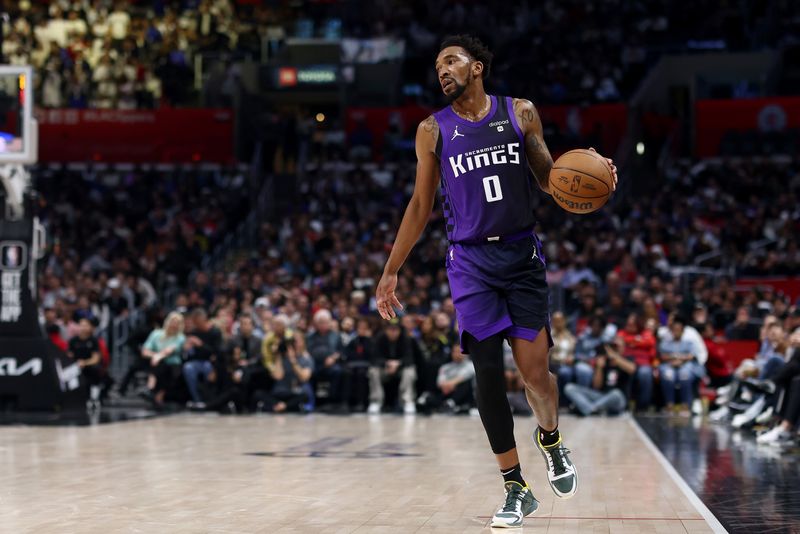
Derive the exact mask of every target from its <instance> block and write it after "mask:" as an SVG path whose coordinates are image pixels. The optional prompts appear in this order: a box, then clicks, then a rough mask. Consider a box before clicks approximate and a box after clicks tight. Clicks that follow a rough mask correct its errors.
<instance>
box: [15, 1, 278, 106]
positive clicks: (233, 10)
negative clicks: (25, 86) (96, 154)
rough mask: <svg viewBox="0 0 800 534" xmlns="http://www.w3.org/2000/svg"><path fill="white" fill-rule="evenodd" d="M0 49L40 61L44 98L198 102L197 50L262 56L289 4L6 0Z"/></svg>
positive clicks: (64, 102) (53, 102)
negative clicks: (195, 89)
mask: <svg viewBox="0 0 800 534" xmlns="http://www.w3.org/2000/svg"><path fill="white" fill-rule="evenodd" d="M2 7H3V11H4V12H6V13H8V14H9V19H8V20H7V21H6V22H4V40H3V48H2V53H3V56H4V58H5V61H6V62H8V63H10V64H14V65H23V64H29V65H33V66H34V67H36V68H37V73H38V74H39V75H38V76H37V87H36V89H37V91H38V98H37V102H38V103H39V104H40V105H41V106H43V107H73V108H87V107H91V108H113V109H133V108H152V107H157V106H159V105H169V106H179V105H191V104H196V98H195V97H196V95H195V94H194V93H193V89H192V88H193V80H194V60H195V58H196V57H197V56H198V55H200V54H204V53H212V54H217V55H221V54H230V55H231V56H232V57H238V58H240V59H243V58H245V57H249V58H252V59H259V58H260V56H261V53H262V36H264V37H267V36H274V37H276V38H282V37H283V36H284V35H285V33H284V32H283V28H282V24H288V22H286V21H287V20H288V19H289V15H290V14H291V12H290V11H288V10H286V9H282V8H279V7H272V6H267V5H260V4H255V5H253V4H251V3H248V4H241V5H240V4H238V3H236V2H232V1H231V0H202V1H196V2H194V1H192V2H131V1H125V0H117V1H113V0H78V1H52V2H45V3H42V2H35V1H17V0H4V1H3V2H2Z"/></svg>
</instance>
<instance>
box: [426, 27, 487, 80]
mask: <svg viewBox="0 0 800 534" xmlns="http://www.w3.org/2000/svg"><path fill="white" fill-rule="evenodd" d="M448 46H460V47H461V48H463V49H464V50H466V51H467V54H469V55H470V56H472V58H473V59H475V60H477V61H480V62H481V63H483V74H482V75H481V77H482V78H483V79H484V80H485V79H486V78H488V77H489V71H491V70H492V59H493V58H494V54H492V53H491V52H490V51H489V48H488V47H487V46H486V45H485V44H483V41H481V40H480V39H478V38H477V37H473V36H472V35H467V34H459V35H448V36H447V37H445V38H444V41H442V44H441V45H439V52H441V51H442V50H444V49H445V48H447V47H448Z"/></svg>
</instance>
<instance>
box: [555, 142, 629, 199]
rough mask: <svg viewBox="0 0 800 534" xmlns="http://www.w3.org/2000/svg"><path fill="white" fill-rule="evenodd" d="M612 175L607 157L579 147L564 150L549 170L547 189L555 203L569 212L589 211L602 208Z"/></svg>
mask: <svg viewBox="0 0 800 534" xmlns="http://www.w3.org/2000/svg"><path fill="white" fill-rule="evenodd" d="M613 183H614V178H613V177H612V176H611V168H610V167H609V166H608V162H607V161H606V159H605V158H604V157H603V156H601V155H600V154H598V153H597V152H594V151H592V150H586V149H583V148H578V149H575V150H570V151H569V152H566V153H564V154H563V155H562V156H561V157H560V158H558V159H557V160H556V162H555V164H554V165H553V168H552V169H551V170H550V192H551V193H552V195H553V199H555V201H556V203H557V204H558V205H559V206H561V207H562V208H564V209H565V210H567V211H569V212H571V213H591V212H593V211H597V210H599V209H600V208H602V207H603V206H604V205H605V203H606V202H608V198H609V197H610V196H611V191H612V187H613Z"/></svg>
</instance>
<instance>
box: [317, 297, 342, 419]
mask: <svg viewBox="0 0 800 534" xmlns="http://www.w3.org/2000/svg"><path fill="white" fill-rule="evenodd" d="M306 345H307V346H308V352H309V354H311V357H312V358H313V359H314V367H313V368H314V382H315V383H316V384H317V385H318V384H319V381H320V380H327V381H328V382H329V383H330V387H329V398H328V402H329V404H330V406H329V408H330V409H332V410H333V411H346V410H347V404H346V399H347V398H348V397H349V396H350V392H349V390H348V386H349V384H348V383H347V382H346V377H345V368H344V367H343V366H342V363H341V361H340V360H341V358H342V350H343V349H344V347H343V346H342V338H341V336H340V335H339V332H336V331H335V330H334V329H333V318H332V316H331V312H329V311H328V310H326V309H321V310H319V311H317V313H315V314H314V330H313V331H312V332H311V333H310V334H308V336H307V337H306Z"/></svg>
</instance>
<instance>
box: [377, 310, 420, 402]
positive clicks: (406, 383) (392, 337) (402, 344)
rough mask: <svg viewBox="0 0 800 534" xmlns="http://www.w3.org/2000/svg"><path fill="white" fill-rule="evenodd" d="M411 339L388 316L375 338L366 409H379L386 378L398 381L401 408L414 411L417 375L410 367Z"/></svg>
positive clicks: (387, 381)
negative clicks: (383, 326)
mask: <svg viewBox="0 0 800 534" xmlns="http://www.w3.org/2000/svg"><path fill="white" fill-rule="evenodd" d="M414 342H415V341H414V340H413V339H411V338H410V337H408V335H406V333H405V332H403V329H402V328H401V326H400V321H399V320H398V319H397V318H394V319H392V320H391V321H389V323H388V324H387V325H386V328H385V329H384V331H383V332H381V333H380V334H379V335H378V337H377V338H376V339H375V353H374V359H373V361H372V363H371V364H370V368H369V408H368V410H367V412H368V413H371V414H377V413H380V412H381V409H382V408H383V402H384V396H385V393H384V386H385V385H386V384H388V383H390V382H393V383H396V384H398V390H399V397H400V400H401V401H402V403H403V412H404V413H405V414H407V415H411V414H415V413H416V412H417V408H416V404H415V402H414V401H415V399H416V394H415V392H414V381H415V380H416V379H417V373H416V369H415V367H414V348H413V347H412V343H414Z"/></svg>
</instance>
